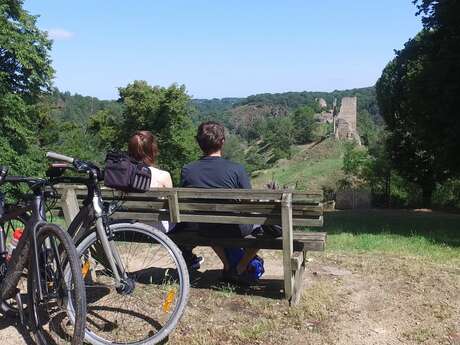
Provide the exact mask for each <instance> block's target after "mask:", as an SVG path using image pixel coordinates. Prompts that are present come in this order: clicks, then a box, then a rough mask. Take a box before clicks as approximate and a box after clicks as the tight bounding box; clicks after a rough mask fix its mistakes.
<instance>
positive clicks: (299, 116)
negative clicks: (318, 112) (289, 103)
mask: <svg viewBox="0 0 460 345" xmlns="http://www.w3.org/2000/svg"><path fill="white" fill-rule="evenodd" d="M314 115H315V111H314V109H313V108H311V107H308V106H305V107H302V108H299V109H297V110H296V111H295V112H294V114H293V115H292V122H293V125H294V139H295V143H296V144H306V143H308V142H310V141H312V140H313V139H314V134H313V133H314V130H315V127H316V121H315V117H314Z"/></svg>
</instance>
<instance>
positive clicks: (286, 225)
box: [281, 193, 294, 300]
mask: <svg viewBox="0 0 460 345" xmlns="http://www.w3.org/2000/svg"><path fill="white" fill-rule="evenodd" d="M281 223H282V226H283V270H284V295H285V296H286V299H288V300H290V299H291V297H292V294H293V292H294V291H293V288H294V275H293V271H292V261H291V258H292V254H293V252H294V248H293V228H292V193H283V197H282V199H281Z"/></svg>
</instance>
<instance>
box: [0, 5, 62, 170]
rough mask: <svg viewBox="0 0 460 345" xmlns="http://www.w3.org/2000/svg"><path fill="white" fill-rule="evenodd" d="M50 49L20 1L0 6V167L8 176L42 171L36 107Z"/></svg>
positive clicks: (45, 83)
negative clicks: (9, 171) (9, 170)
mask: <svg viewBox="0 0 460 345" xmlns="http://www.w3.org/2000/svg"><path fill="white" fill-rule="evenodd" d="M50 49H51V41H49V40H48V38H47V35H46V33H45V32H42V31H40V30H39V29H38V28H37V27H36V17H35V16H31V15H30V14H28V13H27V12H26V11H25V10H24V9H23V8H22V1H18V0H10V1H0V117H1V121H0V162H1V163H2V164H6V165H9V166H10V168H11V170H12V172H13V173H20V174H27V175H36V174H38V173H40V171H42V169H43V168H44V164H43V163H42V162H43V156H42V154H41V152H40V150H39V143H40V142H39V139H40V135H39V131H40V129H41V128H42V126H43V125H45V124H46V121H47V118H46V116H44V114H43V112H42V110H41V109H40V108H39V107H37V104H36V103H37V102H38V100H39V98H40V96H41V95H42V94H43V92H44V91H47V90H48V89H49V88H50V85H51V78H52V76H53V69H52V67H51V65H50V62H51V61H50V58H49V51H50Z"/></svg>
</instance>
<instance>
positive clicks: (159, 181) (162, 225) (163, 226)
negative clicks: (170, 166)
mask: <svg viewBox="0 0 460 345" xmlns="http://www.w3.org/2000/svg"><path fill="white" fill-rule="evenodd" d="M149 168H150V172H151V173H152V179H151V180H150V188H167V187H172V180H171V175H170V174H169V172H167V171H165V170H161V169H158V168H155V167H149ZM154 226H155V227H157V228H158V230H160V231H161V232H164V233H167V232H168V231H169V230H171V227H170V224H169V222H168V221H167V220H162V221H161V222H158V223H156V224H154Z"/></svg>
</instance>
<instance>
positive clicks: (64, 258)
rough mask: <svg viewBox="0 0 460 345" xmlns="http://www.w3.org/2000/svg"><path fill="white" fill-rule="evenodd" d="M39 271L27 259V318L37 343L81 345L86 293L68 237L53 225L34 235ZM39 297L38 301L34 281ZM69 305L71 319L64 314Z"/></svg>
mask: <svg viewBox="0 0 460 345" xmlns="http://www.w3.org/2000/svg"><path fill="white" fill-rule="evenodd" d="M37 248H38V253H39V258H38V260H39V270H40V272H38V274H37V272H35V268H34V267H35V266H34V262H35V260H29V262H30V265H29V277H28V288H27V290H28V294H29V302H30V303H29V306H28V307H29V308H28V309H29V319H30V326H31V329H32V332H33V334H34V336H35V340H36V342H37V343H38V344H43V345H44V344H73V345H77V344H81V343H82V342H83V338H84V330H85V319H86V294H85V293H86V291H85V287H84V282H83V278H82V275H81V263H80V260H79V259H78V256H77V252H76V249H75V245H74V244H73V241H72V239H71V238H70V236H69V234H67V233H66V232H65V231H64V230H62V229H61V228H60V227H59V226H57V225H54V224H46V225H43V226H42V227H41V228H40V229H39V230H38V232H37ZM37 277H39V279H40V285H41V291H42V297H43V298H40V291H39V284H38V279H37ZM69 306H72V318H69V317H68V315H67V311H68V309H69Z"/></svg>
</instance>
